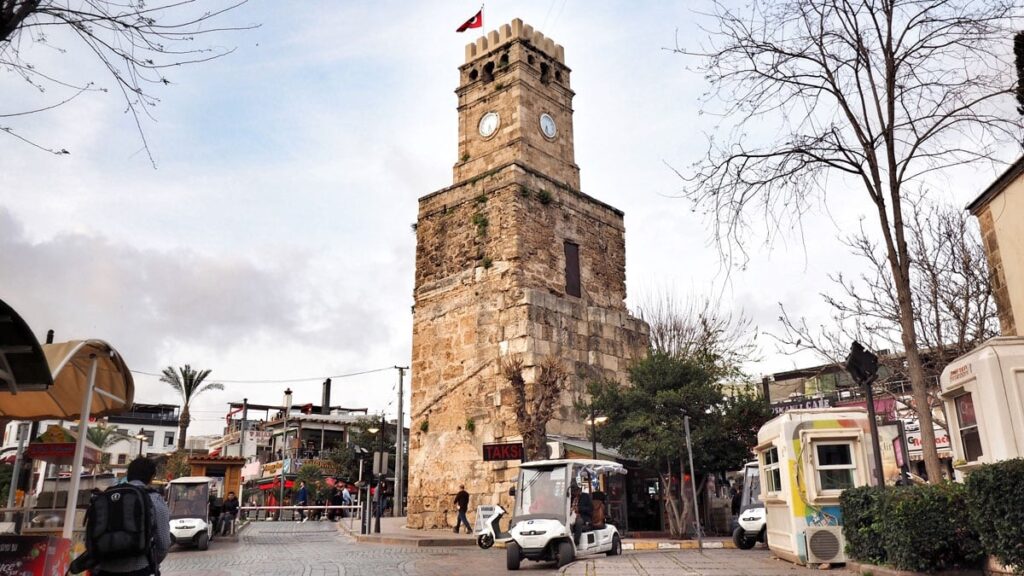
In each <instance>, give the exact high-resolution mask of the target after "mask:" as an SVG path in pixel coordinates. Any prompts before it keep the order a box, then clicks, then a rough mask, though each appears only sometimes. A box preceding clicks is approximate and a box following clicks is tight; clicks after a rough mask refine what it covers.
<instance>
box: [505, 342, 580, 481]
mask: <svg viewBox="0 0 1024 576" xmlns="http://www.w3.org/2000/svg"><path fill="white" fill-rule="evenodd" d="M524 370H525V366H524V364H523V358H522V356H519V355H515V354H514V355H510V356H508V357H507V358H504V359H502V360H501V373H502V375H503V376H504V377H505V379H506V380H507V381H508V383H509V385H510V386H511V387H512V392H513V393H514V395H515V405H514V409H515V415H516V425H517V427H518V429H519V433H520V434H521V435H522V437H523V451H524V452H525V453H526V460H527V461H530V460H541V459H543V458H546V457H547V444H546V440H547V426H548V421H549V420H551V417H552V416H553V415H554V413H555V409H557V408H558V399H559V398H560V397H561V394H562V391H563V390H564V388H565V382H566V378H567V376H568V373H567V372H566V370H565V366H563V365H562V362H561V360H559V359H558V358H556V357H554V356H546V357H545V358H544V359H543V360H541V362H540V365H539V366H537V367H536V374H537V378H536V381H535V382H527V379H526V375H525V374H524Z"/></svg>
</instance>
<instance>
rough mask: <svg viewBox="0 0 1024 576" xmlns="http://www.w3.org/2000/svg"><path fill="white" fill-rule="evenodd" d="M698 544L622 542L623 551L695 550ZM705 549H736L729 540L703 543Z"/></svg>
mask: <svg viewBox="0 0 1024 576" xmlns="http://www.w3.org/2000/svg"><path fill="white" fill-rule="evenodd" d="M699 548H700V546H699V543H698V542H697V541H696V540H670V541H664V540H633V541H630V540H623V541H622V549H623V550H635V551H642V550H697V549H699ZM704 548H705V549H717V550H722V549H725V548H736V545H735V544H733V543H732V541H730V540H708V541H705V542H704Z"/></svg>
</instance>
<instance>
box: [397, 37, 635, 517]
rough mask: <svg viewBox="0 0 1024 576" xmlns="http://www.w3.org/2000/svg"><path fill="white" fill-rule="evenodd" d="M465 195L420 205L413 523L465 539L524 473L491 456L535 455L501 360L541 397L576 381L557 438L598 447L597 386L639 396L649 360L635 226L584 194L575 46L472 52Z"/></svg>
mask: <svg viewBox="0 0 1024 576" xmlns="http://www.w3.org/2000/svg"><path fill="white" fill-rule="evenodd" d="M459 71H460V82H459V88H458V90H457V91H456V93H457V94H458V98H459V108H458V110H459V149H458V155H459V157H458V160H457V162H456V164H455V168H454V182H455V183H454V184H453V185H452V186H450V187H448V188H445V189H443V190H438V191H437V192H434V193H432V194H428V195H426V196H424V197H422V198H420V200H419V217H418V221H417V226H416V236H417V243H416V288H415V308H414V314H415V317H414V320H413V350H412V406H411V417H412V427H411V430H410V442H409V505H408V522H409V526H410V527H413V528H433V527H438V526H452V525H454V519H455V517H454V514H455V512H454V510H455V507H454V505H453V504H452V499H453V498H454V495H455V493H456V492H457V491H458V486H459V484H465V485H466V490H467V491H468V492H469V493H470V495H471V496H472V498H471V505H472V506H477V505H480V504H488V503H497V502H499V501H500V502H501V503H502V504H503V505H505V506H510V505H511V502H510V499H509V498H508V497H507V496H505V494H507V492H508V488H509V487H510V486H511V485H512V483H513V482H514V481H515V477H516V474H517V472H518V461H499V462H484V461H483V456H482V445H483V444H485V443H492V442H516V441H519V440H521V436H520V435H519V431H518V429H517V426H516V419H515V414H514V411H513V395H512V390H511V389H510V388H509V385H508V383H507V382H506V381H505V379H504V378H503V377H502V376H501V371H500V359H501V358H502V357H504V356H507V355H510V354H517V355H519V356H521V357H522V358H523V360H524V363H525V365H526V367H527V369H526V371H525V376H526V379H527V381H528V382H531V381H532V379H533V377H534V367H535V366H537V365H538V364H539V363H540V361H541V360H542V359H543V358H544V357H546V356H549V355H553V356H556V357H558V358H560V359H561V360H562V362H563V364H564V365H565V367H566V369H567V370H568V372H569V373H570V374H572V376H571V377H570V379H569V383H568V386H567V390H566V392H565V393H564V394H563V397H562V399H561V407H560V409H559V410H558V411H557V412H556V414H555V417H554V419H553V420H552V421H551V422H549V423H548V433H549V434H562V435H566V436H575V437H578V438H585V437H586V432H585V428H584V426H583V424H582V423H581V421H580V417H579V415H577V414H576V412H575V410H574V409H573V400H574V399H576V398H579V397H580V395H581V394H583V393H584V390H585V382H586V380H587V379H589V378H596V377H606V378H614V379H618V380H625V374H626V368H627V366H628V364H629V362H630V361H631V360H632V359H634V358H637V357H639V356H640V355H642V354H644V353H645V351H646V349H647V342H648V330H647V326H646V325H645V324H644V323H643V322H642V321H639V320H637V319H635V318H633V317H631V316H630V315H629V313H628V312H627V310H626V307H625V304H624V299H625V297H626V278H625V272H626V250H625V236H624V234H625V229H624V226H623V218H622V216H623V215H622V212H620V211H619V210H617V209H615V208H613V207H611V206H608V205H607V204H604V203H602V202H600V201H598V200H596V199H594V198H591V197H590V196H587V195H586V194H584V193H583V192H581V191H580V177H579V167H578V166H577V165H576V161H575V158H574V154H573V130H572V98H573V96H574V93H573V91H572V89H571V88H570V83H569V79H570V74H571V72H570V70H569V68H568V67H567V66H566V65H565V55H564V50H563V48H562V46H559V45H557V44H555V43H554V42H553V41H552V40H551V39H550V38H546V37H545V36H544V35H543V34H541V33H539V32H537V31H534V30H533V28H531V27H530V26H528V25H524V24H523V23H522V21H520V20H513V21H512V23H511V24H506V25H504V26H502V27H501V28H500V29H499V30H496V31H492V32H490V33H489V34H488V35H487V36H486V37H483V38H480V39H479V40H477V41H476V42H475V43H473V44H470V45H468V46H466V63H465V64H463V65H462V66H461V67H460V69H459Z"/></svg>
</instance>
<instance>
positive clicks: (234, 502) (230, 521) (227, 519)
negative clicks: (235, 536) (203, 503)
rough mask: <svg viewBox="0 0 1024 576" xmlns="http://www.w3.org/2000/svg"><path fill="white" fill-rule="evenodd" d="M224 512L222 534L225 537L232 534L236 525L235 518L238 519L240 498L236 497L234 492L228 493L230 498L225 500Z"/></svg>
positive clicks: (221, 515)
mask: <svg viewBox="0 0 1024 576" xmlns="http://www.w3.org/2000/svg"><path fill="white" fill-rule="evenodd" d="M222 510H223V511H222V512H221V513H220V523H219V527H220V533H221V535H223V536H227V535H229V534H231V528H232V526H234V524H235V518H238V497H237V496H235V493H234V492H228V497H227V498H226V499H225V500H224V507H223V509H222Z"/></svg>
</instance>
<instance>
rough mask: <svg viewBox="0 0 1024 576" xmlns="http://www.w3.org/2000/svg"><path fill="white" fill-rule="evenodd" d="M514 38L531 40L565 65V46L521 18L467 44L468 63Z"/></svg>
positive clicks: (532, 43) (545, 52)
mask: <svg viewBox="0 0 1024 576" xmlns="http://www.w3.org/2000/svg"><path fill="white" fill-rule="evenodd" d="M514 40H521V41H524V42H529V43H530V44H531V45H532V46H533V47H534V48H536V49H537V50H539V51H541V52H543V53H544V54H546V55H548V56H549V57H550V58H552V59H553V60H555V61H557V62H558V63H560V64H562V65H563V66H564V65H565V48H563V47H562V45H561V44H556V43H555V41H554V40H552V39H551V38H548V37H547V36H545V35H544V34H542V33H541V32H539V31H537V30H534V29H533V26H530V25H529V24H523V21H522V20H520V19H519V18H516V19H515V20H512V22H511V23H510V24H503V25H502V26H501V27H500V28H498V29H497V30H491V31H490V32H488V33H487V34H485V35H484V36H481V37H480V38H478V39H477V41H476V42H473V43H472V44H466V63H469V62H472V61H473V60H475V59H476V58H478V57H480V56H483V55H484V54H487V53H488V52H490V51H492V50H495V49H497V48H500V47H501V46H503V45H505V44H508V43H509V42H512V41H514Z"/></svg>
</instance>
